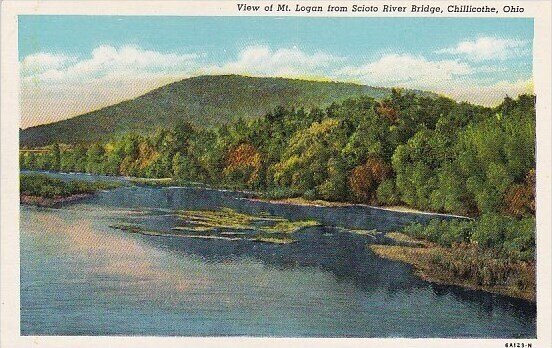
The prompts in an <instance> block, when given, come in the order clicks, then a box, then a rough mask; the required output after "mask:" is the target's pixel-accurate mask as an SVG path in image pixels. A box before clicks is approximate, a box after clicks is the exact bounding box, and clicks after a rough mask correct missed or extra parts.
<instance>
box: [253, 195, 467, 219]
mask: <svg viewBox="0 0 552 348" xmlns="http://www.w3.org/2000/svg"><path fill="white" fill-rule="evenodd" d="M242 199H245V200H248V201H252V202H264V203H271V204H282V205H297V206H309V207H345V208H346V207H364V208H371V209H378V210H385V211H392V212H398V213H411V214H422V215H432V216H442V217H452V218H459V219H469V220H473V218H471V217H469V216H462V215H454V214H445V213H434V212H429V211H423V210H418V209H415V208H410V207H407V206H400V205H393V206H373V205H368V204H362V203H349V202H330V201H325V200H321V199H317V200H307V199H304V198H282V199H270V198H259V197H255V198H242Z"/></svg>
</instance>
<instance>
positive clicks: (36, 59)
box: [21, 53, 76, 76]
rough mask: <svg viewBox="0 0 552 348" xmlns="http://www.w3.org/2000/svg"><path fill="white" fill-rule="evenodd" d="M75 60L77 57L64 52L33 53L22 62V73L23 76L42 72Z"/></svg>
mask: <svg viewBox="0 0 552 348" xmlns="http://www.w3.org/2000/svg"><path fill="white" fill-rule="evenodd" d="M75 60H76V58H74V57H70V56H67V55H64V54H51V53H36V54H32V55H29V56H27V57H25V58H24V59H23V61H22V62H21V74H22V75H23V76H27V75H36V74H40V73H43V72H45V71H48V70H50V69H59V68H62V67H64V66H65V65H67V64H69V63H71V62H74V61H75Z"/></svg>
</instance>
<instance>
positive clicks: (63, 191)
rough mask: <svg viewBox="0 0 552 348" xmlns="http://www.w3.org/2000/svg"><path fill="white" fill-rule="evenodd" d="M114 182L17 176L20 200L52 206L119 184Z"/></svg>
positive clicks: (39, 175) (24, 202) (38, 175)
mask: <svg viewBox="0 0 552 348" xmlns="http://www.w3.org/2000/svg"><path fill="white" fill-rule="evenodd" d="M120 185H121V184H119V183H115V182H88V181H80V180H72V181H63V180H60V179H56V178H52V177H49V176H47V175H42V174H21V175H20V176H19V188H20V201H21V203H23V204H32V205H40V206H52V205H55V204H58V203H63V202H70V201H74V200H77V199H80V198H83V197H86V196H88V195H91V194H93V193H94V192H97V191H100V190H108V189H112V188H115V187H118V186H120Z"/></svg>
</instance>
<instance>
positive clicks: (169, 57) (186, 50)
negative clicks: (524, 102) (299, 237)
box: [19, 16, 533, 127]
mask: <svg viewBox="0 0 552 348" xmlns="http://www.w3.org/2000/svg"><path fill="white" fill-rule="evenodd" d="M532 41H533V21H532V19H523V18H519V19H510V18H508V19H506V18H493V19H482V18H478V19H475V18H473V19H467V18H439V19H437V18H299V17H284V18H271V17H118V16H20V17H19V60H20V68H21V76H22V88H21V89H22V93H21V96H22V100H21V104H22V125H23V127H25V126H29V125H34V124H39V123H44V122H51V121H53V120H57V119H62V118H66V117H70V116H74V115H77V114H79V113H81V112H85V111H89V110H92V109H96V108H99V107H102V106H106V105H109V104H112V103H115V102H118V101H120V100H124V99H128V98H132V97H134V96H137V95H139V94H142V93H145V92H147V91H148V90H150V89H153V88H156V87H158V86H160V85H162V84H165V83H168V82H171V81H175V80H178V79H181V78H186V77H190V76H195V75H200V74H219V73H240V74H246V75H252V76H283V77H295V78H310V79H330V80H339V81H350V82H356V83H363V84H369V85H373V86H388V87H390V86H400V87H409V88H419V89H428V90H432V91H436V92H439V93H443V94H446V95H449V96H451V97H453V98H455V99H458V100H468V101H472V102H476V103H480V104H486V105H492V104H496V103H497V102H498V101H499V100H500V99H502V98H503V97H504V95H505V94H509V95H512V94H517V93H522V92H525V91H527V89H530V88H532V87H531V86H532V53H531V52H532Z"/></svg>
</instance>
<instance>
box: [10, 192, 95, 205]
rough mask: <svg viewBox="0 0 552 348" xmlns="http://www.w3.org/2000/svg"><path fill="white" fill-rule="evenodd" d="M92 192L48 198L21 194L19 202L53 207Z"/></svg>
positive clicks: (86, 195)
mask: <svg viewBox="0 0 552 348" xmlns="http://www.w3.org/2000/svg"><path fill="white" fill-rule="evenodd" d="M91 195H92V194H91V193H80V194H74V195H71V196H67V197H52V198H46V197H40V196H29V195H20V196H19V203H20V204H26V205H36V206H39V207H46V208H51V207H54V206H56V205H59V204H63V203H72V202H76V201H79V200H81V199H83V198H87V197H90V196H91Z"/></svg>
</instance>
